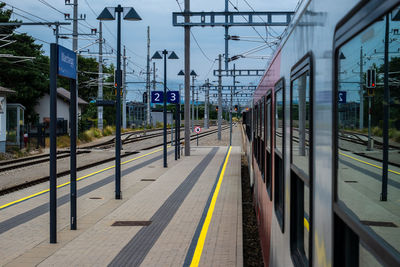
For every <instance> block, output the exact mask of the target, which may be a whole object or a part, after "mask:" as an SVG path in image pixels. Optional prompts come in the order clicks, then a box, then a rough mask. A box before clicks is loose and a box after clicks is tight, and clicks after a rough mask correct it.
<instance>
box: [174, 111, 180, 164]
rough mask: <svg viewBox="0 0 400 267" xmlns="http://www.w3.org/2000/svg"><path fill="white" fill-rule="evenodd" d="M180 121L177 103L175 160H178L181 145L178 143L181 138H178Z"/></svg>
mask: <svg viewBox="0 0 400 267" xmlns="http://www.w3.org/2000/svg"><path fill="white" fill-rule="evenodd" d="M178 121H179V104H176V107H175V160H178V149H179V146H178V143H179V140H178V131H179V129H178Z"/></svg>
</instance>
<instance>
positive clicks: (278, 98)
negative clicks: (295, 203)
mask: <svg viewBox="0 0 400 267" xmlns="http://www.w3.org/2000/svg"><path fill="white" fill-rule="evenodd" d="M283 92H284V80H283V79H281V80H280V81H279V82H278V83H277V84H276V85H275V101H274V103H275V108H274V110H275V142H274V146H275V150H274V153H275V158H274V162H275V163H274V164H275V174H274V177H275V178H274V179H275V181H274V186H275V190H274V199H275V213H276V218H277V219H278V222H279V225H280V227H281V230H282V232H283V231H284V207H285V205H284V199H285V198H284V194H285V181H284V168H283V162H284V161H283V153H284V149H283V148H284V145H283V143H284V131H283V129H284V127H283V125H284V119H283V118H284V115H283V114H284V100H283V95H284V93H283Z"/></svg>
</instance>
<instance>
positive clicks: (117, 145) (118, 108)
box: [115, 5, 123, 199]
mask: <svg viewBox="0 0 400 267" xmlns="http://www.w3.org/2000/svg"><path fill="white" fill-rule="evenodd" d="M115 12H117V73H116V75H117V96H116V100H117V101H116V119H115V124H116V125H115V199H121V81H122V72H121V12H123V8H122V7H121V5H118V7H117V8H116V9H115Z"/></svg>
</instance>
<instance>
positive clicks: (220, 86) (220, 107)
mask: <svg viewBox="0 0 400 267" xmlns="http://www.w3.org/2000/svg"><path fill="white" fill-rule="evenodd" d="M221 64H222V62H221V55H218V70H219V72H218V140H221V124H222V76H221Z"/></svg>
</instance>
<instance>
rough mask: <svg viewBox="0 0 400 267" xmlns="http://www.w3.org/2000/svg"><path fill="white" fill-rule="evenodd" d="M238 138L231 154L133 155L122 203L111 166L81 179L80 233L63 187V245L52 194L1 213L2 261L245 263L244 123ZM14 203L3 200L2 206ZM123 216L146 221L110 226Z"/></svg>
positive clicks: (207, 150) (213, 150) (218, 150)
mask: <svg viewBox="0 0 400 267" xmlns="http://www.w3.org/2000/svg"><path fill="white" fill-rule="evenodd" d="M233 136H234V138H233V140H234V142H233V144H236V143H237V146H233V147H232V148H231V150H230V154H229V157H228V156H227V155H228V147H227V146H218V147H217V146H199V147H192V151H191V156H190V157H182V158H181V159H180V160H179V161H174V160H173V150H171V152H172V153H171V152H170V154H169V161H168V162H169V167H168V168H167V169H164V168H162V157H161V152H160V151H158V150H152V151H145V152H141V153H140V154H137V155H135V156H133V157H136V159H135V160H134V161H132V162H130V163H127V164H125V165H123V167H122V173H123V179H122V189H123V192H122V194H123V199H122V200H114V199H113V195H114V183H113V170H107V171H104V172H101V173H99V174H96V177H92V178H88V179H84V180H82V181H80V182H79V183H78V190H79V191H78V196H79V198H78V230H76V231H71V230H69V223H68V222H69V204H68V197H69V196H68V193H69V188H68V187H63V188H60V189H59V190H58V196H59V201H58V203H59V208H58V229H59V231H58V243H57V244H49V241H48V240H49V239H48V232H49V225H48V222H49V214H48V211H47V210H48V205H47V201H48V194H44V195H40V196H37V197H35V198H33V199H29V200H27V201H24V202H22V203H20V204H18V205H15V206H11V207H9V208H7V209H4V210H0V265H1V266H107V265H110V266H139V265H141V266H182V265H189V264H190V263H192V262H198V264H199V266H242V265H243V257H242V217H241V216H242V211H241V182H240V158H241V146H240V144H241V137H240V131H239V130H238V128H235V129H234V135H233ZM149 153H151V154H149ZM146 154H149V155H146ZM224 163H225V165H226V166H225V168H223V166H224ZM105 166H107V164H105V165H104V166H102V167H103V168H104V167H105ZM224 170H225V171H224ZM90 171H91V170H86V171H84V172H82V174H80V175H79V174H78V176H82V175H85V174H88V172H90ZM92 171H93V170H92ZM221 173H223V175H221ZM63 179H64V180H63ZM63 179H60V181H59V183H62V182H65V181H67V180H68V179H67V178H63ZM46 186H47V185H44V184H43V185H38V186H36V187H34V188H28V189H26V190H25V191H19V192H16V193H15V194H14V195H13V196H12V198H14V199H18V198H21V197H24V196H26V195H27V194H33V193H35V192H38V190H41V189H43V188H46ZM40 187H42V188H40ZM216 196H217V197H216ZM12 200H13V199H10V198H4V197H3V198H0V205H3V204H4V203H6V202H7V201H12ZM117 221H119V222H121V221H122V222H127V221H141V222H147V223H148V225H147V226H112V225H113V224H114V223H115V222H117Z"/></svg>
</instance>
